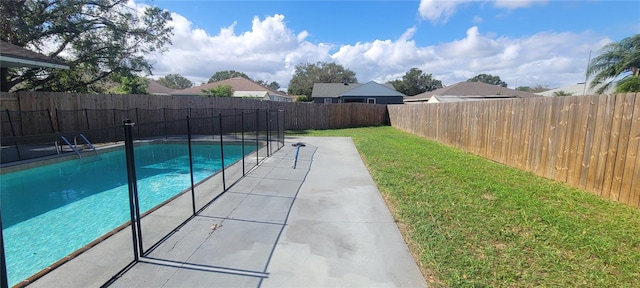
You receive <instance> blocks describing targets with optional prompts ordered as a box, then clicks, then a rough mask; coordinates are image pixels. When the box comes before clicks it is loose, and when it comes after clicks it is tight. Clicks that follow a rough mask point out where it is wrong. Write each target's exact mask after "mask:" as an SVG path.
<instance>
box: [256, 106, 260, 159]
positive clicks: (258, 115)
mask: <svg viewBox="0 0 640 288" xmlns="http://www.w3.org/2000/svg"><path fill="white" fill-rule="evenodd" d="M259 112H260V109H256V165H258V164H259V163H260V156H259V155H258V153H259V152H258V151H260V144H259V142H258V138H260V113H259Z"/></svg>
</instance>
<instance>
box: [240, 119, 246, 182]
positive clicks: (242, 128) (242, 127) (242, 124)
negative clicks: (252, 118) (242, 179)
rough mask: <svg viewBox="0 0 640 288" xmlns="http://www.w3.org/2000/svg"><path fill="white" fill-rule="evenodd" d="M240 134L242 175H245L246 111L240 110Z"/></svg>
mask: <svg viewBox="0 0 640 288" xmlns="http://www.w3.org/2000/svg"><path fill="white" fill-rule="evenodd" d="M240 135H241V136H242V176H244V175H245V168H244V157H245V154H244V153H245V152H244V111H242V112H240Z"/></svg>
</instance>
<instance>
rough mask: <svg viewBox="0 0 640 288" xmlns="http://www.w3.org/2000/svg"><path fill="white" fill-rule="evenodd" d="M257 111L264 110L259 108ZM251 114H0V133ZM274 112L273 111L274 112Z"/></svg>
mask: <svg viewBox="0 0 640 288" xmlns="http://www.w3.org/2000/svg"><path fill="white" fill-rule="evenodd" d="M259 110H260V111H267V110H265V109H259ZM243 111H244V112H247V113H251V112H253V111H256V110H255V109H239V108H234V109H217V108H182V109H170V108H163V109H140V108H134V109H124V110H122V109H79V110H62V109H55V110H49V109H44V110H34V111H11V110H8V109H5V110H3V111H1V112H0V132H1V134H0V135H2V136H3V137H11V136H13V137H15V136H28V135H41V134H55V133H69V132H76V131H85V130H91V129H100V128H108V127H116V126H120V125H121V122H122V120H123V119H130V120H131V121H133V122H134V123H138V124H141V123H156V122H166V121H172V120H178V119H183V118H184V117H185V115H189V116H191V117H194V118H211V117H216V116H218V115H220V114H222V115H223V116H229V115H238V114H240V113H241V112H243ZM273 111H276V110H273Z"/></svg>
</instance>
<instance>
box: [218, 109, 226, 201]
mask: <svg viewBox="0 0 640 288" xmlns="http://www.w3.org/2000/svg"><path fill="white" fill-rule="evenodd" d="M218 117H219V118H218V122H219V123H220V163H222V191H227V183H226V182H225V179H224V178H225V177H224V143H223V141H222V113H218Z"/></svg>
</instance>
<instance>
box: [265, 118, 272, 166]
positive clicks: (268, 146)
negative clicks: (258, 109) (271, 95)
mask: <svg viewBox="0 0 640 288" xmlns="http://www.w3.org/2000/svg"><path fill="white" fill-rule="evenodd" d="M265 114H266V116H267V119H266V120H267V121H266V123H267V157H269V155H271V148H270V147H271V145H270V143H269V128H270V127H269V110H267V111H265Z"/></svg>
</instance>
